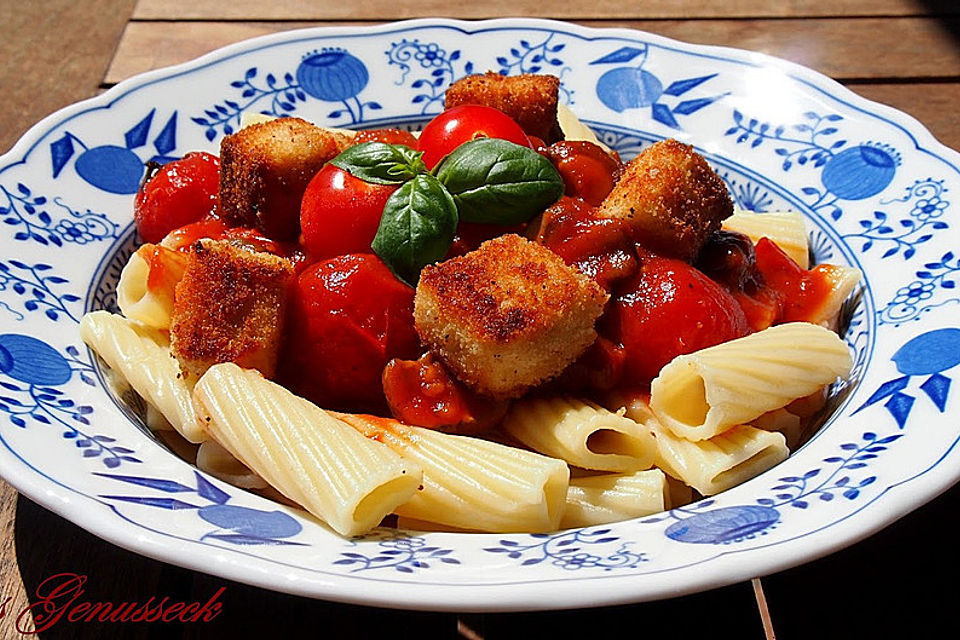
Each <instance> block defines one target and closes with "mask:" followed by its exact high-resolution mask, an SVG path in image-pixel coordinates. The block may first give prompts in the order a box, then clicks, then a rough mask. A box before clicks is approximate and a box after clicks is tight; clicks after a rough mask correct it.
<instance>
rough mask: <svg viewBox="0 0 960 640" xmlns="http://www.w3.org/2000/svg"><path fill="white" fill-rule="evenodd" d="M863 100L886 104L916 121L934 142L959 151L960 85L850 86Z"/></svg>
mask: <svg viewBox="0 0 960 640" xmlns="http://www.w3.org/2000/svg"><path fill="white" fill-rule="evenodd" d="M850 89H853V90H854V91H855V92H857V93H859V94H860V95H862V96H863V97H864V98H868V99H870V100H875V101H876V102H882V103H884V104H888V105H890V106H891V107H893V108H894V109H899V110H900V111H903V112H905V113H908V114H910V115H911V116H913V117H914V118H916V119H917V120H919V121H920V122H921V123H922V124H923V126H925V127H926V128H927V129H929V130H930V133H932V134H933V135H934V137H935V138H937V140H939V141H940V142H942V143H943V144H945V145H947V146H948V147H950V148H951V149H960V109H958V108H957V105H960V83H957V82H949V83H940V82H935V83H929V84H908V83H892V84H886V83H885V84H862V85H854V86H850Z"/></svg>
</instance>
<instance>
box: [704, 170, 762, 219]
mask: <svg viewBox="0 0 960 640" xmlns="http://www.w3.org/2000/svg"><path fill="white" fill-rule="evenodd" d="M717 175H719V176H720V178H721V179H722V180H723V181H724V183H726V185H727V190H728V191H729V192H730V195H731V197H732V198H733V201H734V204H736V205H737V206H738V207H740V208H741V209H744V210H746V211H753V212H755V213H765V212H767V211H769V210H770V209H769V207H770V205H772V204H773V198H771V197H770V192H769V191H767V190H766V189H763V188H762V187H760V186H759V185H757V184H754V183H752V182H748V181H740V180H738V179H737V178H735V177H734V176H733V175H731V173H730V172H729V171H719V172H718V174H717Z"/></svg>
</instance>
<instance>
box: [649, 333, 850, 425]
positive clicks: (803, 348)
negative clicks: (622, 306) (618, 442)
mask: <svg viewBox="0 0 960 640" xmlns="http://www.w3.org/2000/svg"><path fill="white" fill-rule="evenodd" d="M852 366H853V361H852V358H851V356H850V350H849V349H848V348H847V345H846V344H844V342H843V341H842V340H841V339H840V338H839V337H837V334H835V333H833V332H832V331H829V330H827V329H824V328H822V327H819V326H817V325H813V324H808V323H803V322H793V323H788V324H783V325H777V326H774V327H770V328H769V329H765V330H763V331H760V332H758V333H754V334H750V335H748V336H746V337H743V338H739V339H737V340H731V341H730V342H724V343H722V344H718V345H716V346H713V347H709V348H707V349H702V350H700V351H697V352H694V353H691V354H688V355H685V356H678V357H677V358H674V359H673V360H672V361H671V362H670V363H669V364H668V365H667V366H665V367H664V368H663V369H662V370H661V371H660V375H659V376H657V378H655V379H654V381H653V383H652V384H651V387H650V408H651V409H652V410H653V413H654V414H655V415H656V417H657V419H658V420H659V421H660V422H661V423H662V424H663V425H664V426H665V427H666V428H667V429H669V430H670V431H671V432H673V434H674V435H676V436H678V437H681V438H687V439H689V440H705V439H708V438H712V437H713V436H716V435H718V434H720V433H722V432H724V431H726V430H727V429H729V428H731V427H734V426H736V425H740V424H745V423H749V422H750V421H752V420H754V419H756V418H758V417H759V416H761V415H763V414H764V413H766V412H768V411H773V410H775V409H779V408H781V407H784V406H786V405H787V404H789V403H790V402H792V401H793V400H796V399H797V398H801V397H803V396H807V395H810V394H811V393H813V392H814V391H817V390H818V389H819V388H820V387H821V386H823V385H825V384H830V383H832V382H834V381H835V380H836V379H837V378H838V377H840V378H845V377H846V376H848V375H849V373H850V369H851V367H852Z"/></svg>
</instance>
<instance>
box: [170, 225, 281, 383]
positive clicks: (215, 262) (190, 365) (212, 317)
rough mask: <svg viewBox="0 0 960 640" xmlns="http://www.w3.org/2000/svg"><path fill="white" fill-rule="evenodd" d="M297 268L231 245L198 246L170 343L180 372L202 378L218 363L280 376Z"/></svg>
mask: <svg viewBox="0 0 960 640" xmlns="http://www.w3.org/2000/svg"><path fill="white" fill-rule="evenodd" d="M293 277H294V271H293V264H292V263H291V262H290V261H289V260H287V259H285V258H281V257H279V256H275V255H273V254H271V253H265V252H260V251H251V250H248V249H243V248H240V247H237V246H236V245H234V244H231V243H230V242H226V241H215V240H200V241H198V242H197V243H196V244H194V245H193V248H192V251H191V253H190V257H189V260H188V262H187V267H186V269H185V271H184V273H183V278H182V279H181V280H180V282H179V283H177V288H176V295H175V302H174V306H173V314H172V316H171V319H170V344H171V349H172V351H173V355H174V356H176V357H177V359H178V360H179V361H180V369H181V370H182V371H183V372H184V374H185V375H187V376H188V377H191V378H193V379H194V380H195V379H196V378H194V376H196V377H199V376H201V375H203V373H204V372H205V371H206V370H207V369H208V368H210V367H211V366H213V365H214V364H216V363H219V362H235V363H237V364H238V365H240V366H241V367H245V368H252V369H258V370H259V371H260V372H261V373H262V374H263V375H264V376H266V377H267V378H271V377H273V374H274V373H275V372H276V366H277V356H278V354H279V349H280V336H281V331H282V329H283V320H284V314H285V311H286V306H287V289H288V284H289V283H290V281H291V280H292V279H293Z"/></svg>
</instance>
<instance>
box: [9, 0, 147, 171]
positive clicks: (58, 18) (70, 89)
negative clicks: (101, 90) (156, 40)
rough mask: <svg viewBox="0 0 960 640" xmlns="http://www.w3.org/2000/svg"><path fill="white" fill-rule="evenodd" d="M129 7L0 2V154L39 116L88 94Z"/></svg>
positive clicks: (51, 0)
mask: <svg viewBox="0 0 960 640" xmlns="http://www.w3.org/2000/svg"><path fill="white" fill-rule="evenodd" d="M134 1H135V0H78V1H76V2H61V1H60V0H38V1H36V2H22V3H16V2H0V24H2V25H3V33H4V35H3V38H0V60H2V61H3V64H0V87H3V103H2V105H0V152H4V151H6V150H7V149H8V148H9V147H10V146H11V145H12V144H13V143H14V142H16V140H17V139H18V138H19V137H20V136H21V135H22V134H23V132H24V131H26V130H27V128H28V127H29V126H30V125H32V124H33V123H34V122H36V121H37V120H39V119H40V118H42V117H43V116H45V115H47V114H48V113H50V112H52V111H56V110H57V109H59V108H60V107H63V106H65V105H68V104H70V103H72V102H76V101H77V100H80V99H82V98H88V97H90V96H92V95H93V94H94V92H95V91H96V89H97V85H98V84H99V83H100V80H101V79H102V78H103V73H104V71H105V70H106V69H107V66H108V64H109V62H110V58H111V57H112V56H113V53H114V48H115V47H116V44H117V41H118V39H119V37H120V33H121V32H122V30H123V26H124V25H125V24H126V22H127V19H128V18H129V16H130V12H131V11H132V10H133V4H134ZM91 16H96V17H97V19H96V20H91V19H90V17H91Z"/></svg>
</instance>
